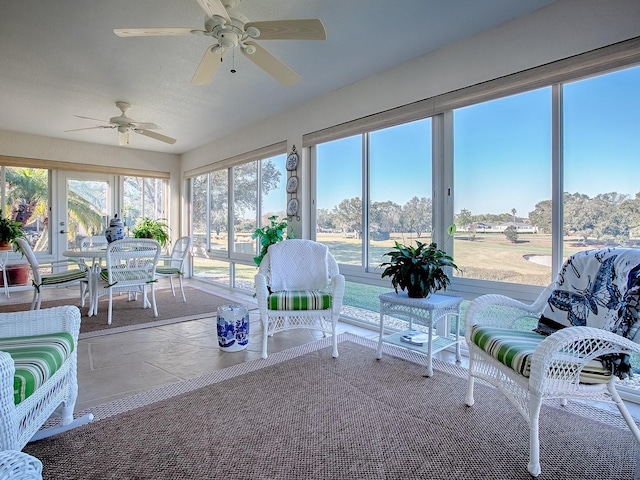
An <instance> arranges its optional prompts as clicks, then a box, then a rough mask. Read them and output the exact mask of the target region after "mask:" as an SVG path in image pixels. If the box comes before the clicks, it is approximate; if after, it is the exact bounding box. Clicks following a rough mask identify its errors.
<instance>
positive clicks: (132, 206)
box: [122, 177, 166, 233]
mask: <svg viewBox="0 0 640 480" xmlns="http://www.w3.org/2000/svg"><path fill="white" fill-rule="evenodd" d="M165 185H166V181H165V180H163V179H160V178H147V177H124V193H123V200H124V203H123V207H122V216H123V217H124V223H125V227H126V228H127V231H128V232H129V233H130V231H131V230H132V229H133V228H134V227H135V225H136V223H139V222H140V221H142V219H143V218H152V219H155V220H166V215H165V195H164V191H165Z"/></svg>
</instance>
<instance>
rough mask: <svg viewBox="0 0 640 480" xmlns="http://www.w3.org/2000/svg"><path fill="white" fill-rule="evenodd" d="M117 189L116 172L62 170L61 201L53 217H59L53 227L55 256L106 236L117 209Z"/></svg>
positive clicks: (59, 177) (59, 185) (59, 180)
mask: <svg viewBox="0 0 640 480" xmlns="http://www.w3.org/2000/svg"><path fill="white" fill-rule="evenodd" d="M117 189H118V185H117V182H116V179H115V177H114V176H113V175H107V174H95V173H85V172H59V176H58V189H57V190H58V192H59V200H58V202H56V203H55V205H57V208H53V209H52V212H51V217H52V220H57V221H56V223H55V227H53V228H52V234H53V237H54V239H53V245H52V246H53V249H52V250H53V252H52V253H53V254H54V256H56V257H57V258H63V255H62V253H63V252H64V251H65V250H78V249H80V248H81V246H83V245H85V246H89V245H91V244H97V243H98V242H100V241H101V240H102V239H104V238H105V237H104V233H105V229H106V227H108V226H109V220H110V219H111V217H112V216H113V215H112V212H115V211H117V210H116V205H115V201H116V199H117V198H118V195H117V193H118V192H117Z"/></svg>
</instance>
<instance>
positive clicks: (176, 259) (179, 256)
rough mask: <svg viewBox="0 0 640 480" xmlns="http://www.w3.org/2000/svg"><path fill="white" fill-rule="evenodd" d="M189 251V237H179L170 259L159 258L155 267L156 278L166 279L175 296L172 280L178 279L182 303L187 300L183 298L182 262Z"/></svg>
mask: <svg viewBox="0 0 640 480" xmlns="http://www.w3.org/2000/svg"><path fill="white" fill-rule="evenodd" d="M190 251H191V237H180V238H179V239H178V240H176V242H175V243H174V244H173V248H172V250H171V256H170V257H160V259H159V262H161V263H162V264H159V265H158V266H157V267H156V276H157V277H168V278H169V284H170V285H171V293H173V296H174V297H175V296H176V291H175V289H174V288H173V278H174V277H178V282H179V284H180V292H182V301H183V302H186V301H187V298H186V297H185V296H184V288H183V287H182V277H183V276H184V261H185V259H186V258H187V255H188V254H189V252H190Z"/></svg>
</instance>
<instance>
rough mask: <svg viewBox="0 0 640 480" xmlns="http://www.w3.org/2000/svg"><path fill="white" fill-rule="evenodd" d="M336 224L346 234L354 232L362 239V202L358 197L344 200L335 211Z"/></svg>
mask: <svg viewBox="0 0 640 480" xmlns="http://www.w3.org/2000/svg"><path fill="white" fill-rule="evenodd" d="M333 214H334V215H335V222H336V225H338V226H339V227H340V228H342V229H343V231H344V232H349V231H353V232H355V234H356V238H361V237H362V200H360V198H358V197H354V198H348V199H344V200H342V201H341V202H340V203H339V204H338V205H337V206H336V207H334V209H333Z"/></svg>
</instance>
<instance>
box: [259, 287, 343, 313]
mask: <svg viewBox="0 0 640 480" xmlns="http://www.w3.org/2000/svg"><path fill="white" fill-rule="evenodd" d="M267 307H268V308H269V310H326V309H327V308H331V295H330V294H329V293H324V292H319V291H317V290H289V291H285V290H281V291H278V292H273V293H271V295H269V298H268V299H267Z"/></svg>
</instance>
